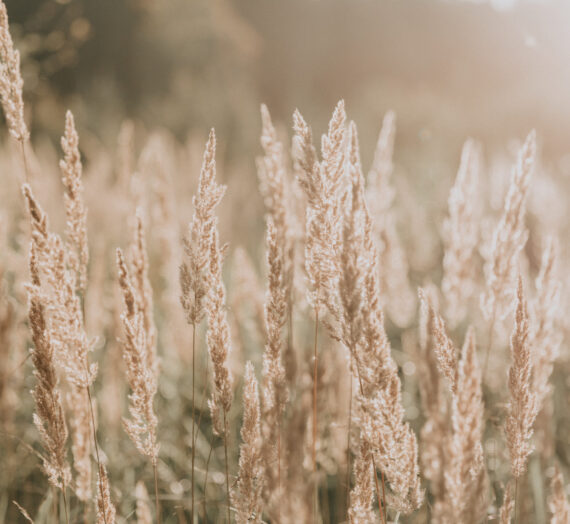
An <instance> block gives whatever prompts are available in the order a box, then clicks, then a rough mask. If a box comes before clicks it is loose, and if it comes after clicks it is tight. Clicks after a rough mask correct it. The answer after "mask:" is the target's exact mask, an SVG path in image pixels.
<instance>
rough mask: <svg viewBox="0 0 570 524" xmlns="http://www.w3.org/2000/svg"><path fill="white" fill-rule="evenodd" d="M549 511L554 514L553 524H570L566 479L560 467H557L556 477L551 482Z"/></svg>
mask: <svg viewBox="0 0 570 524" xmlns="http://www.w3.org/2000/svg"><path fill="white" fill-rule="evenodd" d="M548 509H549V510H550V513H552V519H551V520H550V522H551V524H568V523H569V522H570V503H569V502H568V499H567V498H566V490H565V488H564V477H563V476H562V473H561V471H560V469H559V468H558V466H555V472H554V476H553V477H552V480H551V482H550V496H549V497H548Z"/></svg>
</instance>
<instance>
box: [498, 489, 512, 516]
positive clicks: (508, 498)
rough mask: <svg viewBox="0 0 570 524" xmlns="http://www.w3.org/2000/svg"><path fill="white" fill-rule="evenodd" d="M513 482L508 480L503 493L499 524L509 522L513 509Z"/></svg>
mask: <svg viewBox="0 0 570 524" xmlns="http://www.w3.org/2000/svg"><path fill="white" fill-rule="evenodd" d="M513 491H514V489H513V484H512V482H509V483H508V484H507V487H506V489H505V493H504V494H503V505H502V506H501V509H500V511H499V522H500V524H511V518H512V515H513V510H514V509H515V497H514V493H513Z"/></svg>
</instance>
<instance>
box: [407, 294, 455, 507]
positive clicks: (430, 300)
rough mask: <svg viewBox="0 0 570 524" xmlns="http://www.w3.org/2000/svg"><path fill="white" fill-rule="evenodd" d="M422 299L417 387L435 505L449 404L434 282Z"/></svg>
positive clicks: (424, 461) (440, 492)
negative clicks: (439, 346)
mask: <svg viewBox="0 0 570 524" xmlns="http://www.w3.org/2000/svg"><path fill="white" fill-rule="evenodd" d="M418 296H419V298H420V316H419V344H418V351H417V356H416V359H415V361H416V365H417V369H418V387H419V390H420V395H421V406H422V411H423V413H424V416H425V418H426V421H425V423H424V425H423V426H422V429H421V432H420V459H421V466H422V473H423V476H424V477H425V478H427V479H428V480H429V481H430V491H431V493H432V495H433V496H434V499H435V501H434V504H437V501H438V500H439V499H441V498H442V497H443V496H444V490H445V486H444V475H443V471H444V465H445V458H446V455H447V450H446V449H445V438H446V435H447V432H448V428H449V426H448V412H449V405H448V404H449V403H448V398H447V397H448V396H447V391H448V389H449V387H448V386H447V385H446V384H445V378H444V376H443V375H442V374H441V373H440V372H439V365H438V359H437V353H436V350H435V345H436V340H435V336H434V333H433V320H434V316H435V315H436V311H437V308H438V306H437V289H436V288H435V286H433V285H428V286H425V287H424V288H420V289H419V290H418Z"/></svg>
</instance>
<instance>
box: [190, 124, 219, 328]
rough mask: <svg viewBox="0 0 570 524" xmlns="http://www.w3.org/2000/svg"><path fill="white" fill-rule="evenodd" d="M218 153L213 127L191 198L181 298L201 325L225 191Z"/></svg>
mask: <svg viewBox="0 0 570 524" xmlns="http://www.w3.org/2000/svg"><path fill="white" fill-rule="evenodd" d="M215 153H216V135H215V133H214V130H213V129H212V130H211V131H210V136H209V138H208V143H207V144H206V150H205V152H204V160H203V163H202V170H201V171H200V179H199V182H198V193H197V194H196V195H195V196H194V197H193V199H192V203H193V206H194V215H193V216H192V221H191V222H190V224H189V226H188V235H187V237H186V238H185V239H184V251H185V254H186V258H187V261H184V262H183V263H182V265H181V267H180V285H181V289H182V293H181V296H180V300H181V302H182V307H183V308H184V311H185V312H186V318H187V321H188V323H189V324H193V325H196V324H199V323H200V321H201V320H202V319H203V318H204V315H205V309H204V306H203V300H204V297H205V296H206V294H207V292H208V284H207V278H208V277H207V275H208V262H209V257H210V254H209V252H210V247H211V236H212V230H213V229H214V227H215V225H216V216H215V209H216V207H217V206H218V204H219V203H220V201H221V199H222V197H223V196H224V192H225V190H226V188H225V186H222V185H219V184H218V183H217V182H216V180H215V176H216V160H215Z"/></svg>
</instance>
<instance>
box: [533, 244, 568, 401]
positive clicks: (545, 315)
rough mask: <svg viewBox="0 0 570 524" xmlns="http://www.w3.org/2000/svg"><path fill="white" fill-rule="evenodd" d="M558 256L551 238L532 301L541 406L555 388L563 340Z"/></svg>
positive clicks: (535, 385) (536, 379) (535, 371)
mask: <svg viewBox="0 0 570 524" xmlns="http://www.w3.org/2000/svg"><path fill="white" fill-rule="evenodd" d="M557 259H558V244H557V243H556V242H555V241H554V238H550V239H549V240H548V241H547V244H546V248H545V250H544V252H543V254H542V263H541V265H540V271H539V274H538V276H537V278H536V297H535V299H534V300H533V301H532V303H531V307H532V315H533V318H534V322H533V324H532V326H531V331H530V341H531V344H532V347H533V365H534V369H533V377H532V380H533V389H534V390H535V391H536V392H537V393H538V398H539V403H540V404H541V405H543V404H544V402H545V401H546V399H547V397H548V396H549V394H550V391H551V386H550V384H549V379H550V375H551V374H552V367H553V363H554V361H555V360H556V357H557V356H558V352H559V347H560V343H561V335H560V333H559V332H558V330H557V327H556V321H557V320H558V318H559V304H560V291H561V283H560V281H559V280H558V279H557V275H556V270H557V267H556V266H557Z"/></svg>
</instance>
